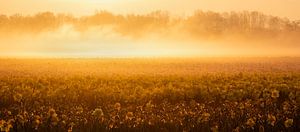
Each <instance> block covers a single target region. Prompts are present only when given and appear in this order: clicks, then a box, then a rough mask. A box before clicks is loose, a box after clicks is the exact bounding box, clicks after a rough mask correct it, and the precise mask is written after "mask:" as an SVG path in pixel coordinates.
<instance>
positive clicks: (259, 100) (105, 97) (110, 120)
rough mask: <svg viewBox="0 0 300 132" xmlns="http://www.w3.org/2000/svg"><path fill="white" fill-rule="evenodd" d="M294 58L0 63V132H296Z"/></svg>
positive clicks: (298, 90) (298, 80) (298, 81)
mask: <svg viewBox="0 0 300 132" xmlns="http://www.w3.org/2000/svg"><path fill="white" fill-rule="evenodd" d="M299 107H300V58H198V59H197V58H193V59H184V58H179V59H177V58H174V59H167V58H165V59H163V58H162V59H158V58H156V59H149V58H145V59H0V129H1V131H46V132H47V131H213V132H217V131H235V132H239V131H261V132H263V131H300V108H299Z"/></svg>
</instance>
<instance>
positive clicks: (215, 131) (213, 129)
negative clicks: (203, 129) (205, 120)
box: [210, 125, 219, 132]
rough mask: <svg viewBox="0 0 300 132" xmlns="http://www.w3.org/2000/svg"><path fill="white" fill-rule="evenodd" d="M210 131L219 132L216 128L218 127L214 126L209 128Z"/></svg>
mask: <svg viewBox="0 0 300 132" xmlns="http://www.w3.org/2000/svg"><path fill="white" fill-rule="evenodd" d="M210 130H211V131H212V132H218V131H219V126H218V125H215V126H213V127H211V128H210Z"/></svg>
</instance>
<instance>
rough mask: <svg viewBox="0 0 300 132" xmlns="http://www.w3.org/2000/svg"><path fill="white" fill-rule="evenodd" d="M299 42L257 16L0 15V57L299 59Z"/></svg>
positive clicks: (282, 25)
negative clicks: (244, 57)
mask: <svg viewBox="0 0 300 132" xmlns="http://www.w3.org/2000/svg"><path fill="white" fill-rule="evenodd" d="M299 36H300V21H299V20H290V19H288V18H282V17H277V16H271V15H267V14H263V13H261V12H257V11H242V12H213V11H201V10H197V11H195V12H194V13H192V14H190V15H185V16H177V15H173V14H171V13H169V12H168V11H160V10H158V11H153V12H150V13H144V14H134V13H129V14H116V13H112V12H109V11H97V12H95V13H94V14H92V15H83V16H73V15H71V14H63V13H53V12H41V13H37V14H34V15H22V14H14V15H5V14H2V15H0V40H1V43H0V56H2V57H10V56H13V57H34V56H35V57H136V56H299V51H300V44H299V41H300V37H299Z"/></svg>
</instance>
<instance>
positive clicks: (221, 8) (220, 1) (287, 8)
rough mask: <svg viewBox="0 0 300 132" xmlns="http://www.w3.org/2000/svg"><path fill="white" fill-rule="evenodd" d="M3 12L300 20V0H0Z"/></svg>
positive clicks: (1, 12)
mask: <svg viewBox="0 0 300 132" xmlns="http://www.w3.org/2000/svg"><path fill="white" fill-rule="evenodd" d="M0 3H1V4H0V14H15V13H21V14H34V13H37V12H42V11H51V12H57V13H70V14H73V15H87V14H92V13H94V12H95V11H97V10H109V11H111V12H114V13H122V14H126V13H147V12H151V11H153V10H167V11H169V12H171V13H174V14H178V15H187V14H191V13H192V12H194V11H195V10H197V9H201V10H204V11H207V10H210V11H217V12H226V11H243V10H250V11H260V12H263V13H266V14H270V15H275V16H280V17H287V18H289V19H293V20H298V19H300V13H299V12H300V8H299V6H300V0H42V1H41V0H0Z"/></svg>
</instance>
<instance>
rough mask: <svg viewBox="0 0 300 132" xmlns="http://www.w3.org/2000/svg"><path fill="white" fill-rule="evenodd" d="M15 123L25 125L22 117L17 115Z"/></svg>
mask: <svg viewBox="0 0 300 132" xmlns="http://www.w3.org/2000/svg"><path fill="white" fill-rule="evenodd" d="M17 121H18V122H19V123H21V124H24V123H25V120H24V117H23V116H22V115H20V114H19V115H17Z"/></svg>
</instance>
